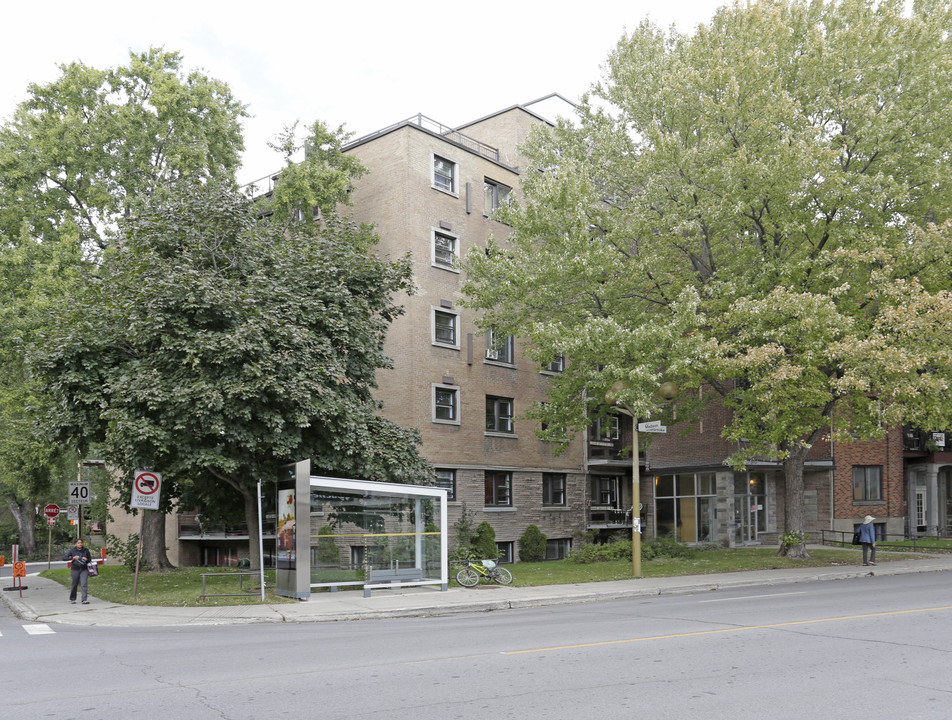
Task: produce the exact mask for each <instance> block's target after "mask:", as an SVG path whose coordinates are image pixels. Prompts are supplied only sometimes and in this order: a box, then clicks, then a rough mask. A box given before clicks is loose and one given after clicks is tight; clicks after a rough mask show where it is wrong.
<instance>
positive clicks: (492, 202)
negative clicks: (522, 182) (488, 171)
mask: <svg viewBox="0 0 952 720" xmlns="http://www.w3.org/2000/svg"><path fill="white" fill-rule="evenodd" d="M511 192H512V188H510V187H509V186H508V185H503V184H502V183H498V182H496V181H495V180H490V179H489V178H486V181H485V182H484V183H483V214H484V215H485V216H486V217H491V216H492V215H493V213H495V212H496V210H498V209H499V208H501V207H502V206H503V205H508V204H509V194H510V193H511Z"/></svg>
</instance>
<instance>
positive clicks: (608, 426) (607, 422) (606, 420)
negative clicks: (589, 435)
mask: <svg viewBox="0 0 952 720" xmlns="http://www.w3.org/2000/svg"><path fill="white" fill-rule="evenodd" d="M595 437H596V438H598V439H599V440H606V441H607V440H618V439H619V438H621V426H620V425H619V423H618V416H617V415H609V416H608V417H601V418H598V420H596V421H595Z"/></svg>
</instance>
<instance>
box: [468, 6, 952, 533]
mask: <svg viewBox="0 0 952 720" xmlns="http://www.w3.org/2000/svg"><path fill="white" fill-rule="evenodd" d="M903 6H904V3H903V2H900V1H899V0H885V1H884V2H879V3H869V2H866V1H865V0H843V1H841V2H835V3H831V2H822V1H820V0H816V1H813V2H805V1H801V0H763V1H762V2H758V3H751V4H749V5H748V4H746V3H743V4H742V3H738V4H735V5H733V6H731V7H725V8H722V9H721V10H719V11H718V12H717V13H716V15H715V16H714V17H713V19H712V20H711V21H710V22H709V23H708V24H706V25H703V26H701V27H699V28H698V29H697V31H696V32H694V33H693V34H692V35H682V34H679V33H678V32H676V31H674V30H672V31H669V32H663V31H661V30H659V29H658V28H656V27H654V26H653V25H651V24H650V23H648V22H645V23H643V24H642V25H641V26H639V27H638V28H637V29H636V30H635V31H633V32H632V33H631V34H629V35H626V36H625V37H623V38H622V39H621V40H620V41H619V43H618V45H617V47H616V48H615V50H614V51H613V52H612V53H611V55H610V57H609V60H608V63H607V66H606V73H605V76H604V78H603V79H602V80H601V81H600V82H598V83H597V84H595V85H593V87H592V89H591V91H590V93H589V94H588V95H587V96H586V97H585V98H584V100H583V102H582V104H581V107H580V118H581V119H580V123H579V124H578V125H577V126H573V125H571V124H569V123H566V122H563V123H561V124H559V125H558V126H557V127H555V128H553V129H549V130H544V131H539V132H536V133H535V134H534V135H533V136H532V137H531V138H530V140H529V141H528V143H527V146H526V147H525V148H524V150H525V152H526V153H527V154H528V156H529V157H530V158H531V159H532V162H533V166H534V167H533V168H532V169H530V170H529V171H527V172H526V173H524V174H523V178H522V179H523V188H522V189H523V192H524V198H523V200H522V202H521V204H519V205H518V206H514V207H513V208H511V210H510V213H509V217H508V220H509V222H510V223H511V224H512V227H513V233H512V235H511V237H510V238H509V241H508V243H504V244H495V243H494V244H491V246H490V248H489V250H488V252H487V253H483V252H482V251H480V252H478V253H477V252H473V253H470V254H469V256H468V258H467V264H468V270H469V272H470V273H471V277H472V281H471V282H470V283H469V284H468V286H467V288H466V290H467V292H468V293H469V295H470V300H469V304H470V305H471V306H472V307H475V308H478V309H481V310H483V311H485V322H486V323H487V324H489V323H491V324H493V325H495V326H496V327H497V328H499V329H500V331H501V332H505V333H511V334H514V335H520V336H522V337H526V338H528V339H529V341H530V343H531V348H532V352H534V353H535V354H536V356H537V359H538V360H539V361H540V362H543V361H548V360H549V359H551V357H553V356H554V355H555V354H556V353H559V352H563V353H565V355H566V357H567V358H568V359H569V364H568V367H567V368H566V372H564V373H563V374H562V375H561V377H560V378H559V379H558V381H557V382H556V383H555V384H554V385H553V390H552V397H551V398H550V400H551V401H550V402H549V403H547V404H546V405H545V406H544V408H542V409H540V410H539V412H538V414H539V415H540V416H545V419H547V420H549V424H550V427H553V428H559V426H560V425H566V424H568V425H574V426H575V427H582V426H584V425H585V424H586V423H587V422H588V417H587V412H588V410H589V409H590V408H586V406H585V399H586V398H597V399H600V398H602V397H604V395H605V391H606V389H608V388H609V387H611V385H612V384H613V383H614V382H615V381H622V383H623V386H624V387H625V388H626V389H625V390H624V391H622V393H621V394H620V396H619V398H618V399H619V400H621V401H623V402H625V403H626V404H627V405H628V406H630V407H631V408H632V409H633V410H634V411H635V412H636V413H637V414H638V415H640V416H643V417H648V416H650V415H652V414H653V413H655V414H657V413H658V412H659V402H660V398H659V397H658V394H657V388H658V385H659V383H661V382H663V381H666V380H671V381H674V382H677V383H678V384H679V385H680V387H681V389H682V390H681V395H680V399H679V403H680V406H681V408H684V409H685V412H686V411H687V410H689V409H690V407H689V405H690V404H691V403H692V402H693V403H695V404H699V400H698V398H699V393H700V391H701V389H702V388H712V389H713V390H715V391H716V392H711V391H709V390H708V391H706V392H704V394H703V396H702V398H703V401H707V400H708V399H712V398H717V399H718V402H723V403H726V405H727V406H729V408H730V409H731V410H732V411H733V415H732V417H733V419H732V421H731V422H730V423H729V424H728V425H727V427H725V429H724V434H725V436H726V437H728V438H730V439H732V440H740V439H742V438H749V439H751V440H752V442H750V443H749V444H741V447H742V448H743V449H742V450H741V451H740V453H739V454H738V455H737V456H736V457H735V458H733V462H734V463H735V464H742V463H743V462H744V461H745V460H747V459H750V458H751V457H753V456H756V455H760V454H762V453H765V452H766V451H767V450H768V448H771V447H774V448H779V452H780V455H781V457H784V458H786V463H787V465H786V470H785V472H786V477H787V482H788V497H790V498H792V500H791V502H788V503H787V506H788V507H787V513H788V514H787V528H788V529H800V528H801V527H802V522H801V518H800V516H799V512H800V509H799V506H798V504H797V502H796V500H797V498H798V495H797V492H798V489H802V467H803V459H804V457H805V453H806V451H807V449H808V448H809V446H810V445H811V444H812V443H813V442H815V441H816V440H817V439H818V438H819V437H821V435H822V434H823V433H824V432H828V431H829V430H830V427H831V422H832V421H833V419H834V416H835V417H836V427H837V428H838V429H840V430H842V431H844V432H846V431H849V432H852V433H855V434H858V435H860V436H865V437H872V436H875V435H876V434H877V433H881V432H882V426H884V425H885V426H889V425H893V424H895V423H900V422H911V423H917V424H919V425H922V426H925V427H929V426H936V425H938V426H943V425H946V424H948V420H949V418H950V417H952V393H950V392H949V388H950V383H952V350H950V345H949V342H948V338H949V336H950V335H949V333H950V331H952V295H950V279H952V243H950V240H952V226H950V222H949V220H950V216H952V200H950V198H952V194H950V189H952V182H950V181H952V177H950V173H952V163H950V162H949V160H950V158H949V148H950V147H952V123H950V122H949V118H948V108H949V107H950V106H952V46H950V37H949V28H950V27H952V10H950V4H949V3H948V2H947V1H946V0H921V1H917V2H915V3H914V4H913V6H912V8H911V10H910V11H909V12H908V13H904V8H903ZM695 409H698V408H695ZM679 418H683V415H682V413H681V410H680V409H679ZM554 439H557V438H554ZM791 512H792V513H794V514H793V515H791V514H790V513H791Z"/></svg>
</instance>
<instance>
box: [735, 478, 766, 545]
mask: <svg viewBox="0 0 952 720" xmlns="http://www.w3.org/2000/svg"><path fill="white" fill-rule="evenodd" d="M766 530H767V494H766V482H765V477H764V474H763V473H743V472H738V473H735V474H734V543H735V544H736V545H745V544H749V543H756V542H759V540H758V535H759V533H762V532H765V531H766Z"/></svg>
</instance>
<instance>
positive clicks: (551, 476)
mask: <svg viewBox="0 0 952 720" xmlns="http://www.w3.org/2000/svg"><path fill="white" fill-rule="evenodd" d="M542 504H543V505H560V506H564V505H565V473H542Z"/></svg>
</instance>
